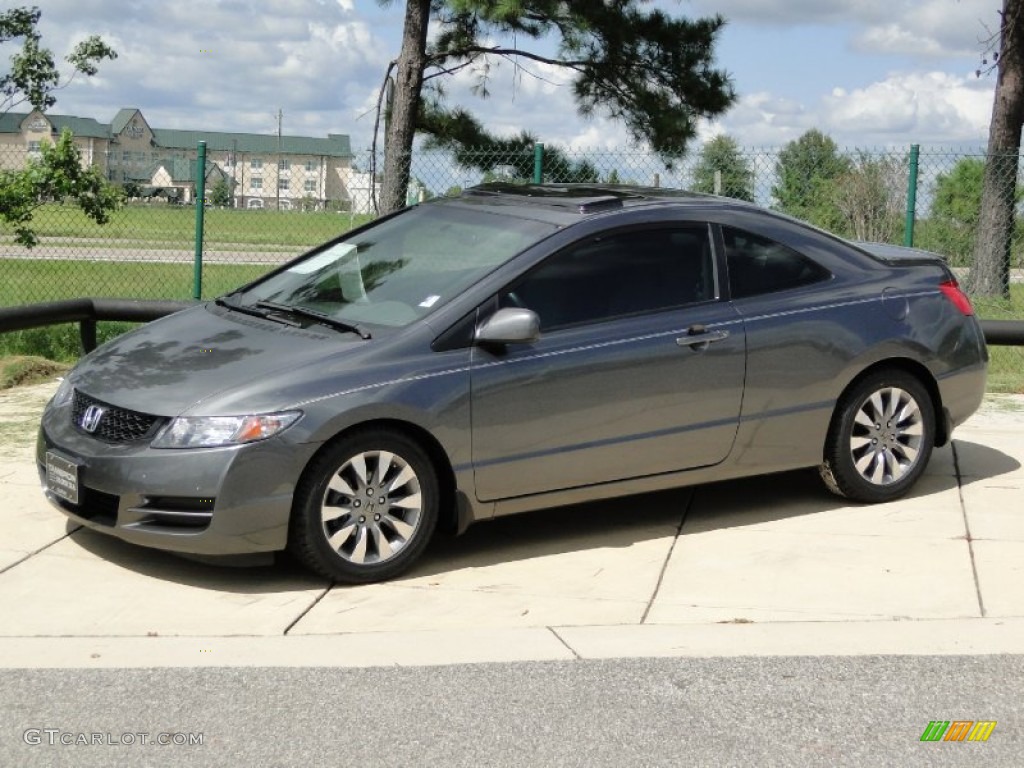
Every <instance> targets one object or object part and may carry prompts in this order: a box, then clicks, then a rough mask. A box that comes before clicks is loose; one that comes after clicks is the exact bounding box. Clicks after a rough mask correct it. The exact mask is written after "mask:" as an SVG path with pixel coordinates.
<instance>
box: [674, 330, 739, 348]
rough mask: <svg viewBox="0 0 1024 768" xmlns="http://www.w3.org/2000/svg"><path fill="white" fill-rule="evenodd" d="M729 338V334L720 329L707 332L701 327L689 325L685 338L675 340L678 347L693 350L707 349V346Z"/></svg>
mask: <svg viewBox="0 0 1024 768" xmlns="http://www.w3.org/2000/svg"><path fill="white" fill-rule="evenodd" d="M727 338H729V332H728V331H725V330H721V329H717V330H714V331H709V330H708V329H707V328H705V327H704V326H703V325H691V326H690V327H689V328H687V330H686V335H685V336H680V337H679V338H677V339H676V344H678V345H679V346H680V347H689V348H690V349H693V350H697V351H699V350H702V349H707V346H708V344H711V343H713V342H715V341H722V340H724V339H727Z"/></svg>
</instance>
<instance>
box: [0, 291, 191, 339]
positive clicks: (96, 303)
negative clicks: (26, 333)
mask: <svg viewBox="0 0 1024 768" xmlns="http://www.w3.org/2000/svg"><path fill="white" fill-rule="evenodd" d="M192 306H195V302H192V301H153V300H145V299H67V300H66V301H48V302H45V303H43V304H28V305H26V306H23V307H3V308H0V333H4V332H6V331H22V330H25V329H26V328H39V327H41V326H44V325H58V324H60V323H79V335H80V336H81V339H82V349H84V350H85V351H86V352H91V351H92V350H94V349H96V322H97V321H98V320H126V321H129V322H134V323H146V322H149V321H150V320H156V319H157V318H158V317H164V316H165V315H170V314H172V313H174V312H179V311H181V310H182V309H187V308H188V307H192Z"/></svg>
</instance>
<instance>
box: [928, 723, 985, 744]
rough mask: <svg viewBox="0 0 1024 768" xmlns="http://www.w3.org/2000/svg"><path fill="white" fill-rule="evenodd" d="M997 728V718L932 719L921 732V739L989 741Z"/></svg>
mask: <svg viewBox="0 0 1024 768" xmlns="http://www.w3.org/2000/svg"><path fill="white" fill-rule="evenodd" d="M995 728H996V721H995V720H977V721H975V720H953V721H952V722H950V721H949V720H932V721H931V722H929V723H928V727H926V728H925V729H924V733H922V734H921V739H920V740H921V741H988V737H989V736H991V735H992V731H994V730H995Z"/></svg>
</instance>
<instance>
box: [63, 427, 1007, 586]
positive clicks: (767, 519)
mask: <svg viewBox="0 0 1024 768" xmlns="http://www.w3.org/2000/svg"><path fill="white" fill-rule="evenodd" d="M956 442H957V449H958V452H959V454H960V455H961V456H968V455H969V456H970V462H969V463H970V469H971V474H969V475H968V474H965V475H964V476H963V477H962V480H961V483H962V484H968V483H972V482H978V481H980V480H984V479H988V478H991V477H996V476H998V475H1002V474H1006V473H1009V472H1013V471H1015V470H1017V469H1019V468H1020V466H1021V464H1020V462H1018V461H1017V460H1016V459H1014V458H1013V457H1011V456H1008V455H1007V454H1005V453H1003V452H1001V451H999V450H996V449H993V448H990V447H988V446H985V445H980V444H976V443H970V442H965V441H961V440H957V441H956ZM947 450H948V449H947ZM945 458H946V459H947V460H948V456H947V457H945ZM933 462H935V459H934V458H933ZM936 466H941V465H938V462H936V463H935V464H933V467H936ZM963 471H964V468H963V467H961V472H963ZM956 485H957V479H956V477H955V475H954V474H953V470H952V463H951V462H950V470H949V472H943V471H941V469H940V470H939V471H937V472H934V473H932V474H926V475H924V476H923V477H922V478H921V480H920V481H919V482H918V484H917V485H916V486H915V488H914V490H913V491H912V492H911V493H910V494H908V495H907V496H906V497H905V499H906V500H913V499H916V498H922V497H927V496H929V495H932V494H937V493H941V492H945V491H949V490H951V489H953V488H955V487H956ZM902 501H903V500H900V501H896V502H892V503H891V504H892V506H893V509H894V510H898V509H899V507H898V505H900V504H901V502H902ZM871 506H872V505H861V504H856V503H849V502H846V501H844V500H843V499H840V498H838V497H836V496H833V495H832V494H830V493H829V492H828V491H827V490H825V488H824V486H823V485H822V483H821V480H820V479H819V478H818V475H817V472H816V471H815V470H813V469H810V470H796V471H792V472H784V473H779V474H774V475H762V476H758V477H751V478H745V479H739V480H729V481H723V482H720V483H709V484H705V485H698V486H692V487H689V488H681V489H675V490H668V491H659V492H655V493H645V494H638V495H634V496H627V497H623V498H618V499H610V500H603V501H596V502H589V503H584V504H575V505H571V506H563V507H553V508H550V509H545V510H539V511H536V512H530V513H526V514H520V515H511V516H508V517H500V518H496V519H494V520H490V521H486V522H482V523H479V524H477V525H473V526H471V527H470V528H469V529H468V530H467V531H466V532H465V533H464V534H463V535H461V536H448V535H439V536H436V537H435V539H434V541H433V542H431V544H430V545H429V547H428V548H427V551H426V552H425V554H424V555H423V557H422V559H421V560H420V561H419V563H417V564H416V565H415V566H414V567H413V568H412V569H410V571H409V572H408V573H407V574H405V575H403V576H400V577H398V578H397V579H395V581H396V582H398V583H400V582H403V581H409V580H415V579H421V578H424V577H430V576H435V575H439V574H444V573H448V572H452V571H456V570H460V569H471V568H486V567H489V566H495V565H499V564H501V563H507V562H514V561H519V560H532V559H538V558H544V557H549V556H557V555H560V554H564V553H571V552H580V551H585V550H598V549H603V548H626V547H630V546H633V545H635V544H639V543H641V542H644V541H649V540H653V539H661V538H672V537H674V536H676V535H677V534H681V535H683V536H685V535H688V534H697V533H706V532H709V531H714V530H724V529H728V528H735V527H743V526H753V525H763V524H767V523H772V522H776V521H781V520H788V519H794V518H799V517H805V516H810V515H818V514H821V513H826V512H836V511H842V510H844V509H846V510H849V511H850V512H852V513H853V514H857V512H858V510H859V509H860V508H864V509H869V508H871ZM73 527H74V526H69V531H70V530H71V529H72V528H73ZM71 539H72V540H73V541H74V542H75V543H76V544H78V545H79V546H81V547H82V548H83V549H85V550H87V551H89V552H91V553H93V554H94V555H96V556H97V557H98V558H101V559H102V560H105V561H108V562H111V563H113V564H115V565H116V566H119V567H122V568H127V569H129V570H134V571H137V572H139V573H141V574H144V575H146V576H149V577H152V578H156V579H162V580H166V581H170V582H176V583H181V584H186V585H191V586H198V587H202V588H205V589H212V590H223V591H228V592H239V593H247V594H263V593H274V592H285V591H291V590H296V589H311V588H316V587H317V586H324V587H326V586H327V582H326V581H324V580H323V579H320V578H319V577H316V576H313V575H311V574H309V573H308V572H306V571H305V570H304V569H303V568H302V567H301V566H299V565H298V564H296V563H295V562H294V561H292V560H291V559H290V558H289V557H287V556H283V555H280V554H279V555H278V556H277V557H276V560H275V562H274V563H273V564H268V565H260V566H254V567H229V566H231V565H233V564H235V565H240V564H242V563H241V562H239V561H232V560H231V559H230V558H226V559H211V561H210V562H197V561H194V560H191V559H187V558H186V557H183V556H181V555H176V554H174V553H169V552H162V551H159V550H152V549H148V548H144V547H139V546H136V545H133V544H128V543H126V542H123V541H120V540H119V539H115V538H113V537H109V536H106V535H104V534H99V533H95V532H93V531H89V530H87V529H81V530H78V531H76V532H74V533H73V534H72V536H71Z"/></svg>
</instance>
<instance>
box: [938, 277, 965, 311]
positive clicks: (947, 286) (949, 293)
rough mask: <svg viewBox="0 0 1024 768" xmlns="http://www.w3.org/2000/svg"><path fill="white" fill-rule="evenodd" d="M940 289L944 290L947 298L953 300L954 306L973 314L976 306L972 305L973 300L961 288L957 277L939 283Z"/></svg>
mask: <svg viewBox="0 0 1024 768" xmlns="http://www.w3.org/2000/svg"><path fill="white" fill-rule="evenodd" d="M939 290H940V291H942V292H943V293H944V294H945V295H946V298H947V299H949V300H950V301H951V302H953V306H955V307H956V308H957V309H959V310H960V312H961V313H963V314H965V315H973V314H974V307H972V306H971V300H970V299H968V298H967V294H966V293H964V292H963V291H961V290H960V284H959V283H957V281H956V280H955V279H950V280H946V281H945V282H943V283H939Z"/></svg>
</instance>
